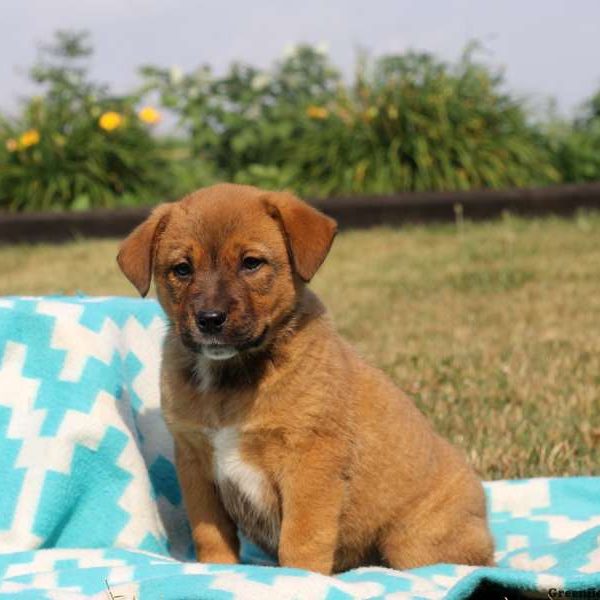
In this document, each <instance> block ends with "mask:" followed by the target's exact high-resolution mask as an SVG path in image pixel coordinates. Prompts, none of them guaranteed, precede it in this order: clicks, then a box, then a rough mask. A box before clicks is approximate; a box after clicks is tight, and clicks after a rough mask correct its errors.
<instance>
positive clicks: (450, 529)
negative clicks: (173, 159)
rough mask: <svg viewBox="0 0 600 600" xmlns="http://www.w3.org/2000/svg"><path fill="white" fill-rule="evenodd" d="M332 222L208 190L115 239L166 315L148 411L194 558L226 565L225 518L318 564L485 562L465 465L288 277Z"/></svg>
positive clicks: (229, 558)
mask: <svg viewBox="0 0 600 600" xmlns="http://www.w3.org/2000/svg"><path fill="white" fill-rule="evenodd" d="M335 232H336V225H335V222H334V221H332V220H331V219H329V218H328V217H326V216H324V215H323V214H321V213H319V212H318V211H316V210H315V209H313V208H311V207H309V206H308V205H307V204H304V203H303V202H301V201H300V200H298V199H296V198H295V197H293V196H292V195H290V194H286V193H276V192H266V191H262V190H259V189H256V188H253V187H248V186H238V185H226V184H222V185H216V186H213V187H210V188H206V189H202V190H200V191H197V192H195V193H193V194H191V195H189V196H187V197H186V198H184V199H183V200H181V201H179V202H176V203H173V204H163V205H161V206H159V207H158V208H156V209H155V210H154V212H153V213H152V215H151V216H150V217H149V218H148V220H147V221H146V222H144V223H143V224H142V225H140V226H139V227H138V228H137V229H135V230H134V231H133V233H131V235H130V236H129V237H128V238H127V239H126V240H125V241H124V242H123V244H122V246H121V250H120V252H119V256H118V261H119V265H120V266H121V269H122V270H123V272H124V273H125V275H126V276H127V277H128V278H129V279H130V281H131V282H132V283H133V284H134V285H135V286H136V287H137V289H138V290H139V291H140V293H141V294H142V295H145V294H146V293H147V292H148V289H149V286H150V281H151V277H152V274H154V278H155V282H156V289H157V293H158V298H159V301H160V303H161V305H162V307H163V308H164V310H165V312H166V314H167V316H168V318H169V320H170V328H169V333H168V334H167V337H166V340H165V344H164V350H163V363H162V375H161V377H162V379H161V382H162V383H161V386H162V387H161V393H162V407H163V411H164V415H165V419H166V421H167V423H168V425H169V428H170V430H171V432H172V433H173V436H174V439H175V450H176V462H177V471H178V475H179V479H180V483H181V486H182V489H183V494H184V500H185V504H186V508H187V512H188V515H189V518H190V522H191V526H192V533H193V538H194V542H195V545H196V549H197V558H198V560H199V561H202V562H216V563H235V562H237V561H238V538H237V535H236V528H237V527H238V526H239V528H240V529H241V530H242V531H243V532H244V533H246V534H247V536H248V537H249V538H250V539H251V540H253V541H254V542H255V543H257V544H258V545H260V546H262V547H263V548H264V549H265V550H267V551H268V552H270V553H272V554H273V555H275V556H278V558H279V563H280V564H281V565H284V566H290V567H302V568H306V569H311V570H313V571H319V572H321V573H330V572H332V571H341V570H346V569H349V568H352V567H356V566H359V565H363V564H387V565H390V566H392V567H394V568H398V569H405V568H411V567H417V566H420V565H426V564H431V563H437V562H448V563H463V564H471V565H489V564H492V554H493V544H492V539H491V536H490V533H489V531H488V527H487V523H486V510H485V501H484V495H483V490H482V486H481V483H480V482H479V480H478V478H477V477H476V475H475V474H474V472H473V471H472V470H471V468H470V467H469V466H468V465H467V463H466V461H465V459H464V458H463V456H462V455H461V454H460V453H459V452H458V451H457V450H456V449H454V448H453V447H452V446H451V445H450V444H449V443H448V442H446V441H445V440H444V439H442V438H441V437H439V436H438V435H437V434H436V433H435V432H434V431H433V429H432V428H431V426H430V425H429V423H428V422H427V420H426V419H425V417H424V416H423V415H422V414H421V413H420V412H419V411H418V410H417V408H416V407H415V406H414V404H413V403H412V402H411V400H409V399H408V398H407V397H406V396H405V395H404V394H403V393H402V392H401V391H400V390H398V389H397V388H396V387H395V386H394V385H393V384H392V382H391V381H389V380H388V379H387V377H385V376H384V375H383V373H381V372H380V371H378V370H377V369H374V368H373V367H370V366H369V365H367V364H365V363H364V362H363V361H362V360H361V358H360V357H359V356H358V355H357V354H356V353H355V352H354V350H353V349H352V348H351V347H350V346H349V345H348V344H347V343H346V342H345V341H344V340H343V339H341V338H340V337H339V336H338V335H337V334H336V333H335V331H334V329H333V326H332V324H331V322H330V320H329V318H328V317H327V314H326V312H325V309H324V307H323V305H322V304H321V303H320V302H319V300H318V299H317V298H316V296H315V295H314V294H313V293H312V292H311V291H310V290H309V289H308V288H307V287H306V285H305V284H306V283H307V282H308V281H309V280H310V279H311V278H312V276H313V275H314V274H315V272H316V271H317V269H318V268H319V266H320V265H321V263H322V262H323V260H324V259H325V256H326V255H327V253H328V251H329V248H330V246H331V243H332V241H333V238H334V235H335Z"/></svg>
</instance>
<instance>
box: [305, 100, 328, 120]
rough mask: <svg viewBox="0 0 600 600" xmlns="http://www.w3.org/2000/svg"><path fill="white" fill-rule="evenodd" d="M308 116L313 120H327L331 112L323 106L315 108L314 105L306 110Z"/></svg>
mask: <svg viewBox="0 0 600 600" xmlns="http://www.w3.org/2000/svg"><path fill="white" fill-rule="evenodd" d="M306 114H307V115H308V116H309V117H310V118H311V119H320V120H323V119H326V118H327V115H328V114H329V111H328V110H327V109H326V108H324V107H323V106H315V105H314V104H313V105H312V106H309V107H308V108H307V109H306Z"/></svg>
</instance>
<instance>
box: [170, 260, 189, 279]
mask: <svg viewBox="0 0 600 600" xmlns="http://www.w3.org/2000/svg"><path fill="white" fill-rule="evenodd" d="M173 273H175V275H177V277H182V278H183V277H189V276H190V275H191V274H192V267H191V265H190V264H189V263H186V262H180V263H177V264H176V265H175V266H174V267H173Z"/></svg>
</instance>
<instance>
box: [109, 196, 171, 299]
mask: <svg viewBox="0 0 600 600" xmlns="http://www.w3.org/2000/svg"><path fill="white" fill-rule="evenodd" d="M170 211H171V204H160V205H159V206H157V207H156V208H155V209H154V210H153V211H152V213H151V214H150V216H149V217H148V218H147V219H146V220H145V221H144V222H143V223H142V224H141V225H138V226H137V227H136V228H135V229H134V230H133V231H132V232H131V233H130V234H129V235H128V236H127V238H125V240H124V241H123V242H122V243H121V247H120V248H119V254H118V255H117V262H118V263H119V267H121V271H123V273H124V274H125V276H126V277H127V279H129V281H131V283H133V285H135V287H136V288H137V290H138V292H139V293H140V294H141V295H142V296H145V295H146V294H147V293H148V290H149V289H150V281H151V280H152V263H153V262H154V250H155V247H156V241H157V239H158V236H159V235H160V233H161V231H162V230H164V227H165V225H166V223H167V219H168V217H169V212H170Z"/></svg>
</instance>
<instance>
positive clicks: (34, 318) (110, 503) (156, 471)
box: [0, 297, 600, 600]
mask: <svg viewBox="0 0 600 600" xmlns="http://www.w3.org/2000/svg"><path fill="white" fill-rule="evenodd" d="M164 331H165V321H164V315H163V313H162V312H161V309H160V307H159V306H158V304H157V303H156V302H155V301H152V300H137V299H127V298H89V297H82V298H77V297H75V298H73V297H69V298H64V297H62V298H61V297H44V298H0V599H3V598H11V599H35V600H38V599H42V598H53V599H62V598H64V599H67V598H68V599H74V598H77V599H79V598H102V599H104V600H106V599H107V598H115V599H116V598H121V599H128V600H129V599H133V598H136V599H137V600H147V599H156V600H159V599H162V600H183V599H186V598H189V599H201V598H210V599H228V600H231V599H243V600H252V599H257V600H258V599H260V600H264V599H270V598H273V599H277V600H281V599H288V598H289V599H292V598H301V599H313V598H314V599H321V598H323V599H327V600H339V599H343V598H388V599H392V598H394V599H399V598H428V599H433V598H471V597H473V598H475V597H478V598H487V597H489V598H513V597H544V598H545V597H557V598H558V597H577V596H579V597H598V598H600V477H573V478H564V479H560V478H559V479H541V478H540V479H527V480H515V481H494V482H489V483H486V494H487V499H488V506H489V515H490V521H491V526H492V530H493V534H494V537H495V540H496V548H497V556H496V558H497V562H498V566H497V567H494V568H489V567H487V568H473V567H465V566H461V565H450V564H440V565H434V566H430V567H426V568H420V569H413V570H409V571H396V570H393V569H384V568H361V569H356V570H353V571H349V572H346V573H342V574H339V575H336V576H333V577H325V576H322V575H318V574H315V573H311V572H308V571H302V570H298V569H288V568H279V567H275V566H273V565H274V563H273V561H272V560H271V559H270V558H269V557H267V556H264V555H262V554H261V553H260V552H259V551H258V550H257V549H256V548H254V547H253V546H252V545H250V544H249V543H247V542H246V541H244V540H242V558H243V564H241V565H239V566H233V567H232V566H223V565H211V564H199V563H196V562H195V561H194V560H193V557H192V554H191V549H192V548H191V543H190V534H189V528H188V525H187V521H186V517H185V512H184V510H183V506H182V499H181V493H180V490H179V487H178V484H177V477H176V473H175V469H174V466H173V448H172V441H171V439H170V437H169V434H168V432H167V429H166V427H165V424H164V422H163V421H162V418H161V415H160V410H159V397H158V367H159V359H160V344H161V339H162V336H163V334H164ZM456 535H457V537H459V536H460V535H461V532H460V531H457V532H456ZM561 593H562V596H561Z"/></svg>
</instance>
